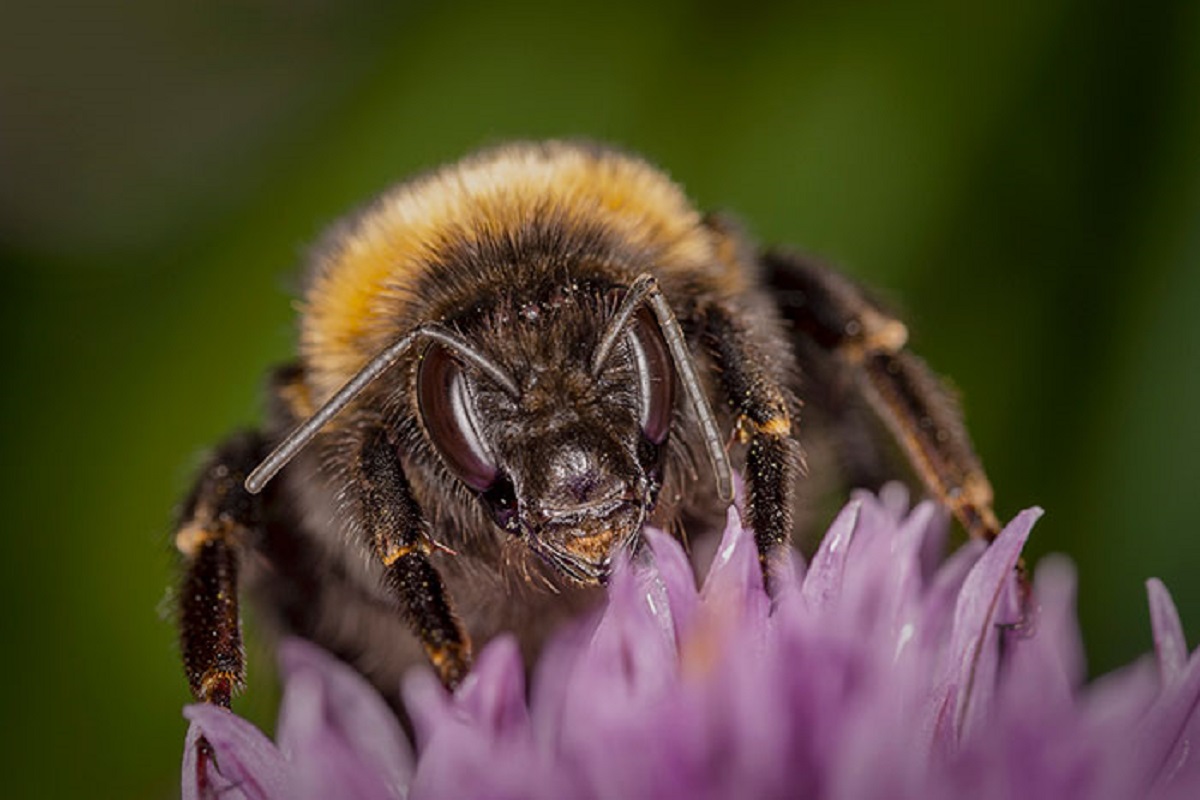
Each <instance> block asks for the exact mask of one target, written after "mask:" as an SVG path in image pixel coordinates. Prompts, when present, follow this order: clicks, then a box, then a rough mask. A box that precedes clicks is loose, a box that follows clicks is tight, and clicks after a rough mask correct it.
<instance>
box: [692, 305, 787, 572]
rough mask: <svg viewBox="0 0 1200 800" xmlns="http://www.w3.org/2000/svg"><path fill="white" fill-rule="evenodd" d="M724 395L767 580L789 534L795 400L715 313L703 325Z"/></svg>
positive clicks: (729, 321) (741, 335) (731, 322)
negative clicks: (742, 446)
mask: <svg viewBox="0 0 1200 800" xmlns="http://www.w3.org/2000/svg"><path fill="white" fill-rule="evenodd" d="M705 328H706V334H707V336H708V338H709V346H710V348H711V350H712V352H713V353H714V354H715V356H716V361H717V367H718V370H719V372H720V377H721V382H722V387H723V389H724V392H725V396H726V397H727V398H728V399H729V402H730V404H731V405H732V407H733V410H734V412H735V413H736V414H737V417H738V434H739V437H740V438H741V439H742V440H743V441H744V442H745V443H746V444H747V446H748V449H747V453H746V480H747V496H746V506H747V508H746V510H747V516H748V517H749V520H748V521H749V523H750V526H751V527H752V528H753V530H754V541H755V544H756V545H757V547H758V556H759V562H760V564H761V565H762V568H763V575H764V577H765V578H766V579H767V581H768V583H769V581H770V574H769V567H770V563H771V556H772V554H773V553H774V552H775V551H776V550H777V549H778V547H779V546H780V545H784V544H786V543H787V542H788V541H790V540H791V536H792V492H793V490H794V486H795V480H796V474H797V471H798V469H799V467H800V463H801V453H800V444H799V442H797V441H796V439H795V438H794V437H793V436H792V409H793V408H794V407H795V405H796V403H795V400H794V399H793V398H792V396H791V395H790V393H789V392H788V390H787V389H786V388H784V386H783V384H782V382H781V381H780V380H779V379H778V378H776V377H775V376H772V375H770V374H769V373H768V372H767V370H766V369H764V368H763V366H762V365H763V364H764V363H767V362H766V361H764V359H761V358H758V357H757V346H756V345H755V343H754V341H753V340H752V337H751V336H750V334H749V333H748V332H747V331H746V330H745V329H744V328H743V327H742V326H741V325H740V324H739V323H738V322H737V321H736V320H735V319H734V318H733V317H732V316H731V315H729V314H727V313H725V312H724V311H721V310H717V309H713V310H710V311H709V312H708V315H707V319H706V322H705Z"/></svg>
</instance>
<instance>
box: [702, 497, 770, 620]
mask: <svg viewBox="0 0 1200 800" xmlns="http://www.w3.org/2000/svg"><path fill="white" fill-rule="evenodd" d="M700 599H701V602H703V604H704V605H705V606H706V607H707V608H708V609H710V610H711V611H713V612H715V613H718V614H720V615H721V616H722V617H725V618H728V619H731V620H735V619H739V618H740V617H741V616H742V615H750V616H754V617H760V618H765V617H766V614H767V610H768V608H769V606H770V600H769V598H768V597H767V595H766V592H765V591H763V579H762V566H761V564H760V562H759V560H758V547H757V546H756V545H755V543H754V534H753V533H752V532H751V531H750V529H749V528H745V527H743V526H742V520H741V517H740V516H739V515H738V512H737V509H736V508H733V507H732V506H731V507H730V508H729V513H728V514H727V515H726V522H725V532H724V534H722V536H721V544H720V545H719V546H718V547H717V554H716V556H715V557H714V558H713V562H712V566H710V567H709V568H708V575H707V576H705V578H704V585H703V586H702V587H701V588H700Z"/></svg>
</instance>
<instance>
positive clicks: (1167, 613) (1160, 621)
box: [1146, 578, 1188, 686]
mask: <svg viewBox="0 0 1200 800" xmlns="http://www.w3.org/2000/svg"><path fill="white" fill-rule="evenodd" d="M1146 594H1147V595H1149V597H1150V625H1151V627H1152V628H1153V629H1154V649H1155V651H1156V652H1157V653H1158V669H1159V672H1160V674H1161V676H1162V682H1163V685H1164V686H1170V685H1172V684H1174V683H1175V682H1176V681H1178V680H1179V679H1180V677H1181V676H1182V675H1183V670H1184V667H1186V666H1187V658H1188V651H1187V640H1186V639H1185V638H1184V635H1183V623H1182V622H1180V621H1179V612H1178V611H1177V610H1176V609H1175V603H1174V601H1172V600H1171V593H1170V592H1168V591H1167V587H1166V586H1164V585H1163V582H1162V581H1160V580H1159V579H1158V578H1151V579H1150V580H1148V581H1146Z"/></svg>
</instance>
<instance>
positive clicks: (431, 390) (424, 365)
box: [417, 344, 496, 492]
mask: <svg viewBox="0 0 1200 800" xmlns="http://www.w3.org/2000/svg"><path fill="white" fill-rule="evenodd" d="M417 402H418V405H419V406H420V409H421V417H422V419H424V421H425V429H426V430H427V431H428V432H429V438H430V439H432V440H433V444H434V446H435V447H436V448H437V451H438V453H439V454H441V456H442V459H443V460H444V461H445V462H446V465H447V466H448V467H450V469H451V471H453V472H454V473H455V474H456V475H457V476H458V477H459V479H460V480H461V481H462V482H463V483H465V484H466V485H467V486H470V487H471V488H472V489H475V490H476V491H480V492H482V491H485V490H487V489H488V488H489V487H491V486H492V484H493V483H494V482H495V480H496V463H495V461H494V459H493V458H492V455H491V452H490V448H489V447H488V445H487V441H486V440H485V439H484V438H483V437H482V436H481V435H480V433H479V421H478V419H477V418H476V414H475V402H474V399H473V398H472V397H471V391H470V388H469V387H468V386H467V379H466V376H464V375H463V371H462V367H461V366H460V365H459V363H458V362H457V361H456V360H455V359H454V356H452V355H451V354H450V351H449V350H447V349H446V348H445V347H443V346H442V345H440V344H433V345H430V346H429V349H428V350H426V351H425V355H424V357H423V358H422V359H421V369H420V372H419V373H418V374H417Z"/></svg>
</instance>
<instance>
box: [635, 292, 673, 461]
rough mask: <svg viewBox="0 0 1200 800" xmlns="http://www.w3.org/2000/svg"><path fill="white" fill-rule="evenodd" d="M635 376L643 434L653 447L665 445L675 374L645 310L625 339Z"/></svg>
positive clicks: (669, 427)
mask: <svg viewBox="0 0 1200 800" xmlns="http://www.w3.org/2000/svg"><path fill="white" fill-rule="evenodd" d="M626 339H627V341H628V342H629V352H630V358H631V360H632V361H633V367H634V371H635V372H636V373H637V380H638V397H639V398H640V403H641V418H640V420H639V421H640V422H641V425H642V433H644V434H645V436H646V438H647V439H649V440H650V441H651V442H653V443H654V444H656V445H659V444H662V443H663V442H664V441H666V438H667V433H668V432H669V431H670V430H671V411H672V409H673V407H674V404H675V370H674V368H673V366H672V364H671V355H670V353H668V352H667V343H666V342H665V341H663V337H662V333H660V332H659V329H658V325H657V324H656V323H655V321H654V316H653V314H652V313H651V312H650V310H649V309H648V308H645V307H643V308H641V309H640V310H639V311H638V312H637V314H636V315H634V319H633V324H632V325H630V327H629V333H628V335H627V337H626Z"/></svg>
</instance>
